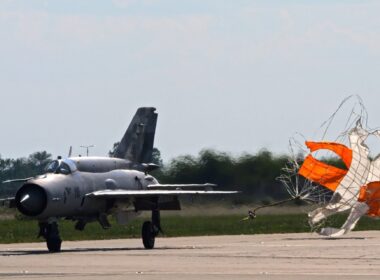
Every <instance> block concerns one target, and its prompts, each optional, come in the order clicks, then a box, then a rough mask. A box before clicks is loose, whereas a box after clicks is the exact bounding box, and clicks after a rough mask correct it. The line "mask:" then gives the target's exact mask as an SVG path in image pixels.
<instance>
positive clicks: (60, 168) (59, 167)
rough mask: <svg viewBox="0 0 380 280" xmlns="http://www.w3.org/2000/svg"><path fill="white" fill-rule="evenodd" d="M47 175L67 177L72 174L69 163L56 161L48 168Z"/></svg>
mask: <svg viewBox="0 0 380 280" xmlns="http://www.w3.org/2000/svg"><path fill="white" fill-rule="evenodd" d="M46 173H56V174H64V175H67V174H70V173H71V168H70V166H69V165H68V164H67V163H65V162H63V161H58V160H54V161H52V162H51V163H49V165H48V166H47V168H46Z"/></svg>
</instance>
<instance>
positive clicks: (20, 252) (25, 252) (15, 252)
mask: <svg viewBox="0 0 380 280" xmlns="http://www.w3.org/2000/svg"><path fill="white" fill-rule="evenodd" d="M181 249H182V250H184V249H185V250H188V249H194V247H190V246H189V247H159V248H155V249H153V251H165V250H181ZM196 249H201V248H200V247H196ZM118 251H119V252H123V251H147V250H146V249H144V248H141V247H136V248H77V249H62V250H61V252H60V253H50V252H49V251H48V250H47V249H46V250H45V249H41V250H9V251H0V256H27V255H45V254H61V253H81V252H118Z"/></svg>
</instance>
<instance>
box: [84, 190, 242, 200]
mask: <svg viewBox="0 0 380 280" xmlns="http://www.w3.org/2000/svg"><path fill="white" fill-rule="evenodd" d="M236 193H238V192H237V191H207V190H121V189H120V190H102V191H95V192H92V193H88V194H86V196H87V197H94V198H129V197H152V196H178V195H215V194H236Z"/></svg>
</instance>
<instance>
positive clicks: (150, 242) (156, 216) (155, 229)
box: [141, 210, 162, 249]
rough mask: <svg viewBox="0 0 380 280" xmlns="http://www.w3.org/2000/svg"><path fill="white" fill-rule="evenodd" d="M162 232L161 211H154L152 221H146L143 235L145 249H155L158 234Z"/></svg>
mask: <svg viewBox="0 0 380 280" xmlns="http://www.w3.org/2000/svg"><path fill="white" fill-rule="evenodd" d="M160 232H161V233H162V229H161V219H160V211H158V210H153V211H152V221H146V222H144V224H143V226H142V231H141V236H142V240H143V244H144V247H145V249H153V248H154V242H155V239H156V236H157V235H158V234H159V233H160Z"/></svg>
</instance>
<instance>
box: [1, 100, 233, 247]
mask: <svg viewBox="0 0 380 280" xmlns="http://www.w3.org/2000/svg"><path fill="white" fill-rule="evenodd" d="M155 110H156V109H155V108H147V107H144V108H139V109H138V110H137V112H136V114H135V116H134V118H133V119H132V122H131V123H130V125H129V127H128V129H127V131H126V133H125V135H124V136H123V138H122V140H121V141H120V144H119V145H118V146H117V148H116V149H115V151H114V153H113V157H68V158H64V159H62V158H61V157H58V159H57V160H54V161H52V162H51V163H50V164H49V165H48V166H47V168H46V173H45V174H43V175H40V176H36V177H33V178H26V179H16V180H9V181H6V182H3V183H9V182H22V183H23V185H22V186H21V188H20V189H19V190H18V191H17V192H16V195H15V197H11V198H6V199H2V202H3V204H5V205H9V206H10V207H15V208H17V209H18V211H20V212H21V213H22V214H24V215H25V216H28V217H32V218H34V219H36V220H37V221H38V225H39V237H43V238H44V239H45V240H46V244H47V248H48V250H49V251H50V252H59V251H60V250H61V243H62V240H61V238H60V235H59V230H58V221H59V220H60V219H67V220H72V221H74V222H76V224H75V229H77V230H84V228H85V226H86V224H87V223H89V222H94V221H98V222H99V223H100V225H101V226H102V227H103V228H104V229H107V228H109V227H110V226H111V225H110V223H109V221H108V216H109V215H111V214H113V215H114V216H115V217H116V220H117V222H118V223H119V224H124V225H125V224H127V223H128V222H130V221H131V220H132V219H133V218H135V217H136V216H137V215H138V214H139V213H140V212H141V211H151V213H152V215H151V220H150V221H146V222H144V223H143V225H142V240H143V244H144V247H145V248H146V249H152V248H153V247H154V243H155V237H156V236H157V235H158V234H159V233H160V232H162V229H161V225H160V211H161V210H180V209H181V206H180V201H179V199H178V197H179V196H181V195H215V194H233V193H236V192H235V191H213V190H212V188H213V187H215V185H213V184H208V183H206V184H185V185H184V184H160V183H159V182H158V181H157V180H156V179H155V178H154V177H153V176H151V175H149V172H150V171H152V170H154V169H156V168H158V167H159V166H157V165H155V164H153V163H151V160H152V151H153V143H154V136H155V130H156V123H157V113H156V112H155Z"/></svg>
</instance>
